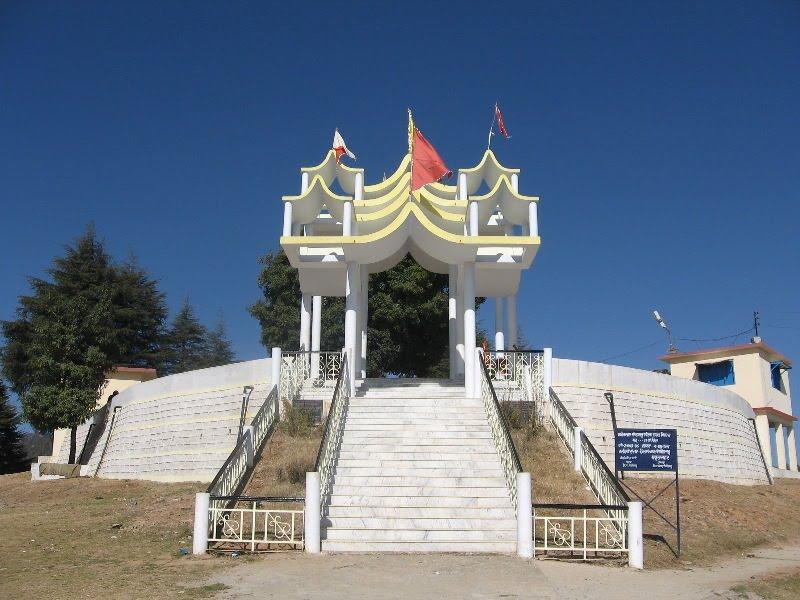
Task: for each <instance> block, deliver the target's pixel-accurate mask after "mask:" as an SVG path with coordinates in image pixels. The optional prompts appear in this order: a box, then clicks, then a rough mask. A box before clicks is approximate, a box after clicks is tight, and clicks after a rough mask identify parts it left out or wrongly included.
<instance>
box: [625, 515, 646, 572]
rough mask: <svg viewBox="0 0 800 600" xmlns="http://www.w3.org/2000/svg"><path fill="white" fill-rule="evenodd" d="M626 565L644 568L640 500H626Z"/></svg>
mask: <svg viewBox="0 0 800 600" xmlns="http://www.w3.org/2000/svg"><path fill="white" fill-rule="evenodd" d="M628 566H629V567H632V568H634V569H644V544H643V542H642V503H641V502H628Z"/></svg>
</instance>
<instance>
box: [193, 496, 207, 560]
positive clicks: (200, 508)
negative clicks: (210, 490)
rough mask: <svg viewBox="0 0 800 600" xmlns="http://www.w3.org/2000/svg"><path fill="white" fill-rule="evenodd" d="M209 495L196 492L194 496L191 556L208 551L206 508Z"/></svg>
mask: <svg viewBox="0 0 800 600" xmlns="http://www.w3.org/2000/svg"><path fill="white" fill-rule="evenodd" d="M209 504H211V495H210V494H207V493H206V492H198V493H196V494H195V495H194V532H193V533H192V554H205V553H206V551H207V550H208V507H209Z"/></svg>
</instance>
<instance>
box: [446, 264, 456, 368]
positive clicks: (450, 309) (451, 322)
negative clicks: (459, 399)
mask: <svg viewBox="0 0 800 600" xmlns="http://www.w3.org/2000/svg"><path fill="white" fill-rule="evenodd" d="M457 296H458V265H450V268H449V270H448V280H447V333H448V342H449V348H450V379H455V378H456V377H457V376H458V365H457V361H458V350H457V349H456V345H457V344H458V323H457V322H456V321H457V318H456V313H457V311H458V302H457V301H456V297H457Z"/></svg>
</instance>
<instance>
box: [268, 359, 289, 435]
mask: <svg viewBox="0 0 800 600" xmlns="http://www.w3.org/2000/svg"><path fill="white" fill-rule="evenodd" d="M270 371H271V377H272V381H271V382H270V384H271V385H272V387H273V388H274V389H275V396H276V397H277V398H278V416H279V418H280V419H281V420H283V413H284V412H285V410H284V408H283V402H281V349H280V348H273V349H272V364H271V365H270Z"/></svg>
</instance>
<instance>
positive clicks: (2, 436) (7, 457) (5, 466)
mask: <svg viewBox="0 0 800 600" xmlns="http://www.w3.org/2000/svg"><path fill="white" fill-rule="evenodd" d="M18 424H19V417H18V416H17V413H16V411H15V410H14V407H13V406H11V402H10V400H9V399H8V393H7V392H6V386H5V384H4V383H3V382H2V381H0V475H5V474H6V473H18V472H19V471H24V470H25V467H26V465H25V453H24V451H23V449H22V435H21V434H20V432H19V430H18V429H17V425H18Z"/></svg>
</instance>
